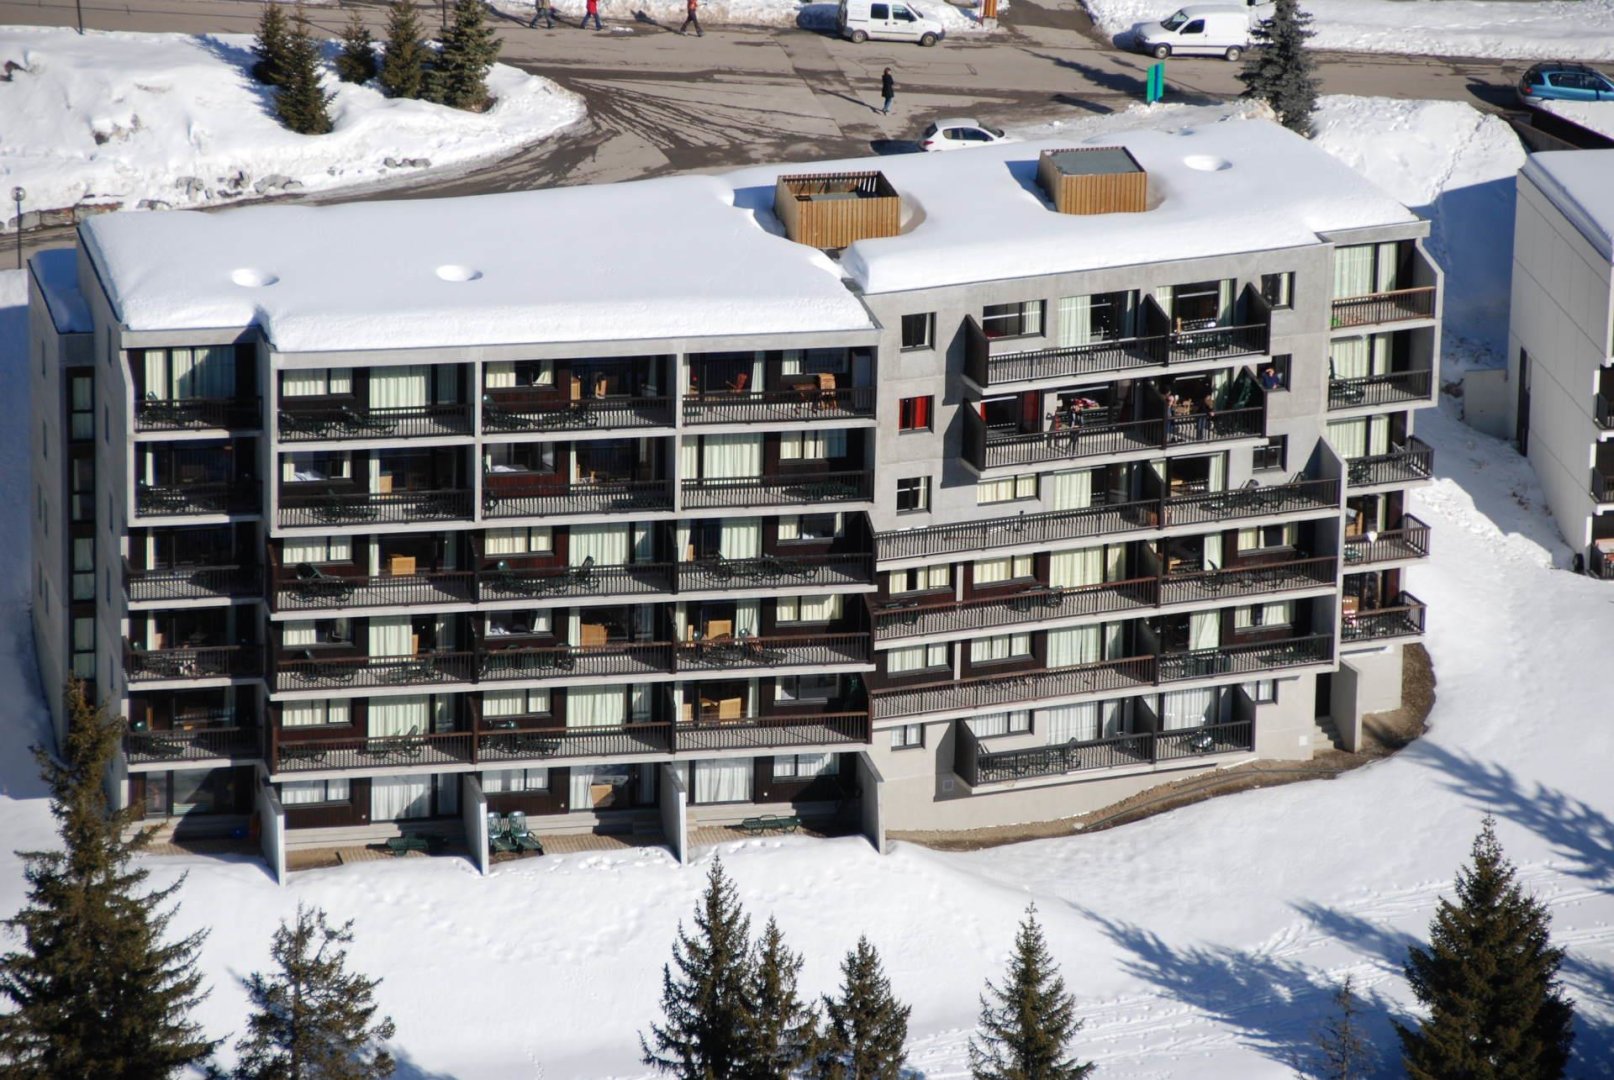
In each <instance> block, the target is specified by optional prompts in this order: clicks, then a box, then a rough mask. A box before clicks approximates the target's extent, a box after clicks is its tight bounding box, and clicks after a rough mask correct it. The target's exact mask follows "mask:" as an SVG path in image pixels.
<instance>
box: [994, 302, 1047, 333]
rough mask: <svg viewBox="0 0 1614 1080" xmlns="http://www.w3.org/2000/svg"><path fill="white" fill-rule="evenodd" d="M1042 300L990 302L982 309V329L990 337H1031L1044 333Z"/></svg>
mask: <svg viewBox="0 0 1614 1080" xmlns="http://www.w3.org/2000/svg"><path fill="white" fill-rule="evenodd" d="M1042 307H1043V303H1042V301H1041V300H1022V301H1020V302H1019V303H1015V304H988V305H986V307H984V308H982V309H981V330H982V331H983V332H984V333H985V334H986V336H987V337H989V338H1009V337H1030V336H1031V335H1033V334H1040V333H1042Z"/></svg>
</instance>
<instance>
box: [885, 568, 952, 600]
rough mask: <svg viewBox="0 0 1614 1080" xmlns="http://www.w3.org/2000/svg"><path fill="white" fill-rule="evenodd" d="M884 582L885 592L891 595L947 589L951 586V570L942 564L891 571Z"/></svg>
mask: <svg viewBox="0 0 1614 1080" xmlns="http://www.w3.org/2000/svg"><path fill="white" fill-rule="evenodd" d="M885 580H886V592H888V593H893V594H895V593H909V592H929V591H930V590H932V589H948V588H951V587H952V584H953V568H952V567H951V566H949V565H947V564H946V563H943V564H942V565H941V566H916V567H913V568H912V569H910V570H892V571H889V572H888V573H887V574H886V576H885Z"/></svg>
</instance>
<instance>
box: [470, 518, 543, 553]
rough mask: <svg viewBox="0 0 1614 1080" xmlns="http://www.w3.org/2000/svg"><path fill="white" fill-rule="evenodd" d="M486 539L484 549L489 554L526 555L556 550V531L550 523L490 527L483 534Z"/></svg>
mask: <svg viewBox="0 0 1614 1080" xmlns="http://www.w3.org/2000/svg"><path fill="white" fill-rule="evenodd" d="M482 535H483V537H484V538H485V540H486V546H485V547H484V549H483V550H484V551H486V552H487V554H489V555H525V554H528V553H529V552H549V551H554V550H555V539H554V533H553V532H552V531H551V529H550V527H549V526H548V525H534V526H532V527H531V528H517V529H489V530H487V531H486V532H485V533H483V534H482Z"/></svg>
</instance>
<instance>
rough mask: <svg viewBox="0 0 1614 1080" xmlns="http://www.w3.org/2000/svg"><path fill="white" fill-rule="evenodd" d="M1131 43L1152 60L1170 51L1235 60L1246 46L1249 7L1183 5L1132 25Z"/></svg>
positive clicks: (1248, 37)
mask: <svg viewBox="0 0 1614 1080" xmlns="http://www.w3.org/2000/svg"><path fill="white" fill-rule="evenodd" d="M1132 47H1133V48H1134V49H1136V50H1137V51H1138V52H1142V53H1148V54H1149V55H1150V56H1152V57H1154V58H1155V59H1156V60H1164V59H1165V58H1166V57H1168V56H1172V55H1179V56H1225V57H1227V59H1229V60H1237V59H1238V58H1239V57H1241V56H1243V55H1244V51H1245V50H1246V49H1248V48H1249V47H1250V10H1249V8H1248V7H1244V6H1239V7H1234V6H1232V5H1230V4H1204V5H1195V6H1193V7H1185V8H1183V9H1182V10H1181V11H1178V12H1177V13H1176V14H1174V15H1172V16H1171V17H1170V18H1168V19H1164V20H1162V21H1160V22H1157V23H1138V24H1137V25H1136V26H1134V27H1133V28H1132Z"/></svg>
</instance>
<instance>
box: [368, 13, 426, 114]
mask: <svg viewBox="0 0 1614 1080" xmlns="http://www.w3.org/2000/svg"><path fill="white" fill-rule="evenodd" d="M428 52H429V50H428V49H427V48H426V43H425V42H424V41H423V40H422V38H421V31H420V17H419V15H418V14H417V13H416V11H415V5H414V3H413V2H412V0H392V3H391V4H389V5H388V6H387V48H386V51H385V52H384V53H383V54H382V56H381V72H380V75H379V76H378V78H379V80H380V82H381V89H382V90H383V91H384V92H385V93H386V95H387V96H388V97H395V98H418V97H420V96H421V94H422V93H423V92H424V91H425V89H426V59H427V53H428Z"/></svg>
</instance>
